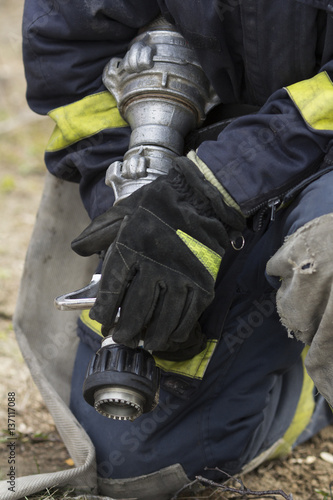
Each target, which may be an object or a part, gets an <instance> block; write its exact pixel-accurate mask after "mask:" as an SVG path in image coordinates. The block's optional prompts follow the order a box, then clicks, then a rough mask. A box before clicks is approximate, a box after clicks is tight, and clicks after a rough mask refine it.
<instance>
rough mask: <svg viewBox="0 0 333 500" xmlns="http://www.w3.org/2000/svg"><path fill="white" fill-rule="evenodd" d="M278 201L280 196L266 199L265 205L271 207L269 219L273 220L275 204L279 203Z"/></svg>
mask: <svg viewBox="0 0 333 500" xmlns="http://www.w3.org/2000/svg"><path fill="white" fill-rule="evenodd" d="M280 203H281V200H280V198H272V199H271V200H268V203H267V206H268V208H270V209H271V221H274V220H275V213H276V209H277V206H278V205H280Z"/></svg>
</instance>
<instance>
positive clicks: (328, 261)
mask: <svg viewBox="0 0 333 500" xmlns="http://www.w3.org/2000/svg"><path fill="white" fill-rule="evenodd" d="M267 273H268V274H269V275H272V276H277V277H279V278H280V279H281V286H280V288H279V290H278V292H277V297H276V302H277V309H278V312H279V315H280V318H281V322H282V324H283V325H284V326H285V327H286V328H287V330H288V332H289V334H290V335H294V336H295V337H296V338H297V339H298V340H300V341H301V342H303V343H304V344H307V345H310V349H309V351H308V353H307V356H306V358H305V367H306V369H307V371H308V373H309V375H310V377H311V378H312V380H313V381H314V384H315V386H316V387H317V389H318V391H319V392H320V393H321V394H322V395H323V396H324V397H325V399H326V400H327V402H328V403H329V404H330V405H331V406H332V405H333V356H332V353H333V287H332V283H333V214H332V213H331V214H327V215H323V216H321V217H318V218H316V219H314V220H312V221H310V222H308V223H307V224H305V225H304V226H302V227H301V228H299V229H298V230H297V231H296V232H295V233H294V234H292V235H291V236H289V237H288V238H287V239H286V241H285V243H284V244H283V246H282V247H281V248H280V249H279V250H278V251H277V252H276V253H275V255H273V257H272V258H271V259H270V260H269V261H268V263H267Z"/></svg>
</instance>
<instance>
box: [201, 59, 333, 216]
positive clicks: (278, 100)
mask: <svg viewBox="0 0 333 500" xmlns="http://www.w3.org/2000/svg"><path fill="white" fill-rule="evenodd" d="M330 74H333V61H332V62H329V63H327V64H326V66H325V67H323V68H322V69H321V71H320V72H319V73H318V74H316V75H315V76H313V77H312V78H311V79H309V80H305V81H301V82H298V83H295V84H293V85H290V86H289V87H286V88H283V89H280V90H278V91H276V92H275V93H274V94H273V95H272V96H271V97H270V99H269V100H268V101H267V102H266V104H265V105H264V106H263V107H262V108H261V109H260V111H259V112H258V113H256V114H253V115H248V116H244V117H241V118H238V119H236V120H235V121H234V122H233V123H232V124H230V125H229V126H228V127H227V128H226V129H225V130H224V131H223V132H222V133H221V134H220V135H219V137H218V140H217V141H207V142H204V143H203V144H202V145H201V146H200V147H199V148H198V151H197V157H196V158H197V160H198V161H197V164H198V166H199V168H200V169H201V170H202V171H203V173H205V170H206V174H205V175H206V177H207V175H208V174H207V172H209V175H211V176H212V177H214V181H215V184H216V186H217V187H219V188H220V190H221V191H222V192H223V194H225V196H227V197H228V196H229V199H232V200H234V201H235V202H236V203H235V207H236V208H237V207H238V208H240V210H241V211H242V213H243V214H244V215H246V216H251V215H253V214H255V213H258V211H259V212H261V211H267V209H269V208H270V209H271V210H275V209H276V208H279V207H282V206H284V205H285V204H286V203H287V202H288V201H289V200H290V199H291V198H292V194H293V193H297V191H298V187H299V188H300V187H301V186H302V185H304V183H305V182H306V179H311V177H312V175H315V176H317V175H318V172H320V170H322V171H323V172H325V171H327V170H329V169H330V168H332V161H333V155H332V151H331V147H332V139H333V84H332V81H331V78H330ZM193 157H194V154H193V153H192V158H193ZM194 159H195V157H194ZM206 167H208V168H207V169H206ZM332 208H333V207H332Z"/></svg>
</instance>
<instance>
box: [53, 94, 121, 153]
mask: <svg viewBox="0 0 333 500" xmlns="http://www.w3.org/2000/svg"><path fill="white" fill-rule="evenodd" d="M48 115H49V116H50V117H51V118H52V120H54V121H55V123H56V126H55V129H54V131H53V133H52V135H51V137H50V140H49V142H48V144H47V147H46V151H48V152H54V151H59V150H60V149H64V148H66V147H68V146H70V145H71V144H74V143H76V142H78V141H81V140H82V139H85V138H87V137H91V136H92V135H94V134H97V133H98V132H100V131H101V130H105V129H107V128H117V127H125V126H127V123H126V122H125V121H124V120H123V118H122V117H121V116H120V113H119V111H118V108H117V104H116V100H115V98H114V97H113V96H112V95H111V94H110V92H108V91H105V92H100V93H98V94H93V95H90V96H87V97H84V98H83V99H81V100H80V101H76V102H73V103H72V104H68V105H67V106H62V107H60V108H56V109H53V110H52V111H50V112H49V113H48Z"/></svg>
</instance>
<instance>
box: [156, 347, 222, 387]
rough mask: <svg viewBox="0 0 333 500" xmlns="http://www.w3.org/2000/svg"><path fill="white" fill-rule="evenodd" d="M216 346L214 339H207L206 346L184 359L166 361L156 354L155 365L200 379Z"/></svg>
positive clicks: (167, 370)
mask: <svg viewBox="0 0 333 500" xmlns="http://www.w3.org/2000/svg"><path fill="white" fill-rule="evenodd" d="M216 346H217V340H216V339H210V340H207V345H206V348H205V349H204V350H203V351H201V352H200V353H199V354H197V355H196V356H194V357H193V358H191V359H187V360H185V361H168V360H166V359H162V358H158V357H157V356H154V358H155V362H156V365H157V366H159V367H160V368H161V369H162V370H164V371H166V372H169V373H170V372H171V373H177V374H178V375H183V376H185V377H190V378H194V379H199V380H201V379H202V378H203V376H204V374H205V371H206V369H207V366H208V364H209V362H210V360H211V357H212V356H213V353H214V350H215V347H216Z"/></svg>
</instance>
